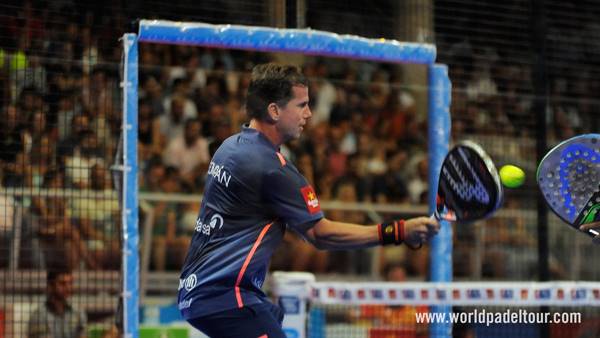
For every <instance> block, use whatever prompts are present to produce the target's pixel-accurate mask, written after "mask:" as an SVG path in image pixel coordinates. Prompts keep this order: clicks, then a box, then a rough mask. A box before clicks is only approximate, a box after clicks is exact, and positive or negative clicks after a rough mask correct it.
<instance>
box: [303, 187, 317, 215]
mask: <svg viewBox="0 0 600 338" xmlns="http://www.w3.org/2000/svg"><path fill="white" fill-rule="evenodd" d="M300 192H301V193H302V197H304V202H306V207H307V208H308V212H310V213H311V214H316V213H317V212H319V211H321V205H320V204H319V200H318V199H317V194H315V191H314V190H313V188H312V187H311V186H310V185H307V186H306V187H304V188H301V189H300Z"/></svg>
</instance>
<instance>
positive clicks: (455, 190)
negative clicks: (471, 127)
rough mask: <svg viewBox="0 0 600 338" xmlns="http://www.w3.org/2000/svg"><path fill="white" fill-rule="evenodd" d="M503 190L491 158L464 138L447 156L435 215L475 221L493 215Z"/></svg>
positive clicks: (439, 185) (452, 219) (441, 175)
mask: <svg viewBox="0 0 600 338" xmlns="http://www.w3.org/2000/svg"><path fill="white" fill-rule="evenodd" d="M503 198H504V190H503V188H502V184H501V183H500V177H499V175H498V170H496V166H495V165H494V162H492V159H491V158H490V157H489V156H488V155H487V154H486V153H485V151H484V150H483V149H482V148H481V147H480V146H479V145H478V144H476V143H474V142H471V141H462V142H460V143H458V144H457V145H456V146H454V147H453V148H452V149H451V150H450V151H449V152H448V154H447V155H446V158H445V159H444V162H443V163H442V169H441V171H440V179H439V184H438V192H437V199H436V210H435V213H434V216H435V218H437V219H438V220H446V221H451V222H455V221H457V222H465V223H468V222H472V221H476V220H479V219H484V218H487V217H490V216H491V215H492V214H493V213H494V212H495V211H496V210H498V208H499V207H500V205H501V204H502V201H503Z"/></svg>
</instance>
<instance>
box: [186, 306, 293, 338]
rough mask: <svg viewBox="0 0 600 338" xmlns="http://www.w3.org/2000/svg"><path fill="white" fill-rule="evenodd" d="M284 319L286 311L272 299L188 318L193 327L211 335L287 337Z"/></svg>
mask: <svg viewBox="0 0 600 338" xmlns="http://www.w3.org/2000/svg"><path fill="white" fill-rule="evenodd" d="M282 321H283V310H282V309H281V308H280V307H279V306H277V305H275V304H273V303H271V302H264V303H258V304H252V305H244V307H242V308H236V309H231V310H226V311H222V312H217V313H214V314H211V315H208V316H202V317H197V318H193V319H188V322H189V323H190V324H191V325H192V326H193V327H195V328H196V329H198V330H200V331H201V332H202V333H204V334H206V335H207V336H209V337H211V338H286V336H285V333H283V330H282V329H281V322H282Z"/></svg>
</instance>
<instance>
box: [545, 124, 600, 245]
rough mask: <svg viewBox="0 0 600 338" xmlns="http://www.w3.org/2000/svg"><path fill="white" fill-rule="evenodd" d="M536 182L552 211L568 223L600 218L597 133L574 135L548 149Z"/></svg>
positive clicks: (599, 136)
mask: <svg viewBox="0 0 600 338" xmlns="http://www.w3.org/2000/svg"><path fill="white" fill-rule="evenodd" d="M537 182H538V185H539V187H540V189H541V191H542V195H544V198H545V199H546V202H547V203H548V205H549V206H550V208H551V209H552V211H554V213H555V214H556V215H558V217H560V218H561V219H562V220H563V221H565V222H566V223H567V224H569V225H570V226H572V227H574V228H576V229H579V226H581V225H583V224H587V223H593V222H598V221H600V134H586V135H580V136H575V137H573V138H571V139H568V140H566V141H564V142H562V143H560V144H558V145H557V146H556V147H554V148H553V149H552V150H550V151H549V152H548V154H546V156H544V158H543V159H542V161H541V162H540V164H539V166H538V169H537ZM586 233H587V234H588V235H590V236H596V235H598V231H597V230H593V229H590V230H587V231H586Z"/></svg>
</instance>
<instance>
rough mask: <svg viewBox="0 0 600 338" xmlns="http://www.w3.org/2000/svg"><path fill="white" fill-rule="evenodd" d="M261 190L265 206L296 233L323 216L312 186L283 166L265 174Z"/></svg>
mask: <svg viewBox="0 0 600 338" xmlns="http://www.w3.org/2000/svg"><path fill="white" fill-rule="evenodd" d="M262 189H263V196H264V198H265V201H266V203H268V205H269V207H270V208H271V210H273V211H274V212H275V214H276V216H277V217H278V218H279V219H280V220H282V221H283V222H285V223H287V225H288V226H289V227H291V228H292V229H294V230H295V231H297V232H299V233H304V232H305V231H306V230H308V229H309V228H311V227H312V226H313V225H314V224H315V222H316V221H318V220H320V219H321V218H323V217H324V216H323V212H322V211H321V205H320V203H319V199H318V198H317V194H316V193H315V191H314V189H313V187H311V186H310V184H308V182H307V181H306V179H305V178H304V177H303V176H302V175H300V174H299V173H298V172H296V171H295V170H292V169H291V168H289V167H287V166H283V167H281V168H278V169H275V170H273V171H270V172H268V173H267V175H266V177H265V179H264V180H263V188H262Z"/></svg>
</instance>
